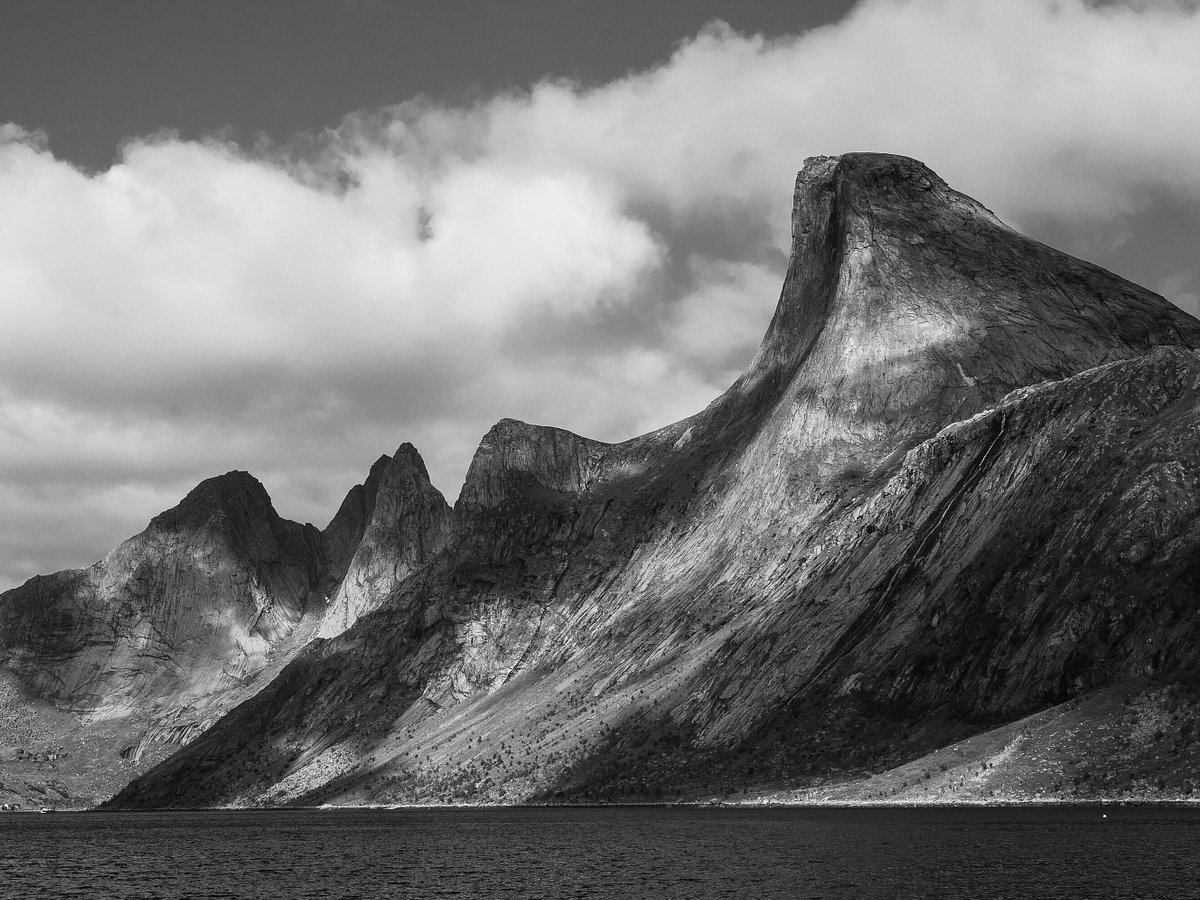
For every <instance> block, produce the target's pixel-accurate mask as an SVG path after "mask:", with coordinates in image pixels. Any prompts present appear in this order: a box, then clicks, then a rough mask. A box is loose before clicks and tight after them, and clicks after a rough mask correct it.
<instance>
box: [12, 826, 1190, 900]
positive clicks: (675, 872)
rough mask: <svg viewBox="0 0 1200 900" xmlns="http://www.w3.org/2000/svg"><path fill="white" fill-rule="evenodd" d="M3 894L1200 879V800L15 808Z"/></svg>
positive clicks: (1072, 888) (480, 892) (596, 891)
mask: <svg viewBox="0 0 1200 900" xmlns="http://www.w3.org/2000/svg"><path fill="white" fill-rule="evenodd" d="M0 897H5V898H7V897H14V898H33V897H87V898H100V897H120V898H127V897H128V898H132V897H139V898H143V897H144V898H151V897H153V898H175V897H195V898H201V897H205V898H207V897H237V898H242V897H254V898H288V900H291V898H310V897H312V898H315V897H339V898H353V897H397V898H404V897H482V898H493V897H496V898H504V897H529V898H541V897H546V898H552V897H553V898H557V897H564V898H566V897H572V898H574V897H649V898H675V897H679V898H689V900H690V898H709V897H736V898H740V900H757V898H770V897H787V898H808V897H824V898H831V897H922V898H924V897H956V898H957V897H961V898H988V897H1012V898H1033V897H1064V898H1072V900H1074V898H1104V897H1119V898H1133V897H1147V898H1164V900H1165V898H1175V897H1179V898H1184V897H1188V898H1191V897H1200V809H1195V808H1180V807H1173V808H1172V807H1145V806H1142V807H1121V806H1106V807H1020V808H990V809H919V808H918V809H911V808H908V809H895V808H893V809H828V808H823V809H812V808H807V809H728V808H718V809H698V808H686V807H676V808H662V807H608V808H574V809H563V808H551V809H546V808H516V809H404V810H386V811H384V810H378V811H376V810H353V811H351V810H330V811H322V810H296V811H248V812H178V813H107V812H102V813H58V814H54V815H38V814H0Z"/></svg>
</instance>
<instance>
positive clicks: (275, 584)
mask: <svg viewBox="0 0 1200 900" xmlns="http://www.w3.org/2000/svg"><path fill="white" fill-rule="evenodd" d="M397 473H399V475H397ZM422 479H423V480H422ZM410 495H411V496H410ZM439 502H440V504H441V507H442V508H443V509H444V510H445V512H448V509H449V508H448V507H447V506H446V504H445V501H444V500H443V499H442V498H441V495H440V494H439V493H437V492H436V490H435V489H434V488H433V487H432V485H430V484H429V481H428V476H427V474H425V469H424V464H423V462H421V460H420V457H419V456H418V455H416V452H415V450H413V448H412V447H411V445H407V444H406V445H403V446H402V447H401V448H400V450H399V451H398V452H397V455H396V457H395V458H391V457H387V456H384V457H381V458H380V460H379V461H378V462H377V463H376V465H375V466H374V467H373V468H372V471H371V474H370V476H369V477H368V478H367V480H366V482H365V483H364V484H363V485H357V486H355V487H354V488H352V489H351V491H350V492H349V494H348V495H347V498H346V500H345V501H344V502H343V504H342V507H341V508H340V509H339V511H338V514H337V515H335V517H334V519H333V520H332V521H331V523H330V524H329V526H328V527H327V528H326V529H325V530H324V531H323V532H320V531H318V530H317V529H316V528H314V527H313V526H312V525H299V524H297V523H295V522H290V521H288V520H285V519H283V518H281V517H280V516H279V515H278V513H276V511H275V509H274V506H273V505H272V503H271V500H270V497H269V496H268V495H267V492H266V490H265V489H264V488H263V486H262V484H261V483H259V482H258V481H257V480H256V479H255V478H253V477H252V476H251V475H249V474H248V473H245V472H229V473H227V474H225V475H222V476H218V477H215V478H210V479H207V480H205V481H203V482H201V483H200V484H199V485H198V486H197V487H196V488H195V489H193V490H192V491H191V492H189V493H188V495H187V496H186V497H185V498H184V499H183V500H182V501H181V502H180V503H179V504H178V505H177V506H175V507H173V508H172V509H170V510H167V511H166V512H163V513H161V514H159V515H158V516H155V517H154V519H153V520H152V521H151V522H150V524H149V526H148V527H147V528H146V529H145V530H144V531H143V532H142V533H141V534H139V535H137V536H135V537H133V538H130V539H129V540H128V541H126V542H124V543H123V544H121V546H120V547H118V548H117V549H115V550H114V551H112V552H111V553H110V554H108V555H107V556H106V557H105V558H104V559H103V560H100V561H99V562H97V563H96V564H94V565H93V566H90V567H88V568H86V569H79V570H69V571H64V572H59V573H56V574H54V575H50V576H38V577H35V578H33V579H30V581H28V582H26V583H25V584H24V585H22V586H20V587H18V588H15V589H13V590H11V591H7V592H5V593H4V594H0V670H3V675H4V677H5V680H6V683H7V685H8V690H6V691H5V692H4V694H5V696H4V697H3V698H0V699H2V700H3V702H0V707H3V708H4V710H8V711H11V710H12V709H13V707H14V706H15V707H20V709H19V710H18V712H17V713H14V719H13V721H14V722H17V721H19V722H21V723H22V724H21V727H19V728H18V727H16V726H15V725H14V726H13V727H12V728H11V729H10V733H9V734H8V735H6V740H4V741H3V744H2V745H0V751H2V750H4V749H5V748H8V749H9V750H11V751H12V752H15V751H16V750H18V749H19V750H21V751H23V752H25V753H28V754H31V755H33V756H36V755H38V753H39V751H38V749H37V748H38V746H39V745H41V744H45V745H47V746H50V747H55V748H57V747H59V746H61V745H63V743H64V742H66V743H72V742H74V743H75V744H80V745H82V744H90V749H89V750H88V751H87V752H88V753H89V754H92V755H97V756H105V755H107V756H109V757H110V758H111V761H112V765H113V767H114V768H118V769H119V768H120V766H119V765H118V764H117V762H116V761H117V760H119V759H120V758H121V757H120V756H119V755H118V754H123V756H124V758H125V760H126V761H128V762H129V764H130V765H129V766H128V767H127V768H129V769H130V770H129V771H127V773H126V778H128V777H130V776H131V775H132V774H133V771H135V770H136V769H137V768H138V765H137V764H138V763H139V762H140V760H141V757H142V755H143V754H144V753H146V752H147V751H148V750H149V751H150V758H151V759H154V760H155V761H157V759H159V758H161V757H162V756H163V755H164V751H165V748H164V747H163V746H162V745H167V746H170V747H172V748H173V746H174V745H178V744H180V743H185V742H186V741H187V740H189V739H190V738H191V737H193V736H194V735H195V734H197V733H199V732H200V731H202V730H203V729H204V728H206V727H207V726H208V725H209V724H211V722H212V721H214V720H215V719H217V718H218V717H219V716H220V715H221V714H223V713H224V712H225V711H226V710H228V709H229V708H230V707H232V706H234V705H235V704H236V703H238V702H240V701H241V700H243V699H245V698H246V697H247V696H249V695H250V694H252V693H253V691H254V690H257V688H258V687H261V685H262V684H263V683H265V682H266V681H269V680H270V677H271V675H272V674H273V673H274V672H277V671H278V669H279V668H280V667H281V666H282V665H283V664H284V663H285V662H286V661H287V660H288V659H290V658H291V656H292V655H294V653H295V652H296V651H297V650H299V649H300V647H302V646H304V644H306V643H307V642H308V641H309V640H310V639H311V638H312V636H313V634H314V633H315V632H317V631H318V630H320V629H325V630H326V631H327V632H328V633H335V629H336V625H335V624H334V623H335V622H336V621H343V620H345V619H346V611H345V609H343V608H341V607H336V606H335V605H333V604H332V603H331V602H330V599H329V594H331V593H332V594H333V595H334V597H341V596H342V594H341V593H339V592H340V591H342V583H343V581H345V576H346V574H347V572H350V573H352V574H353V575H354V576H355V577H356V578H357V579H358V580H359V581H362V580H363V577H364V576H362V574H361V572H360V570H361V569H362V568H363V564H361V563H359V562H358V560H359V555H360V554H362V553H363V552H364V538H365V537H368V536H369V538H370V540H371V541H374V542H378V541H381V540H384V541H388V544H387V546H388V547H389V548H391V549H393V550H394V551H395V555H396V556H397V559H398V560H408V561H409V563H410V564H415V563H416V562H417V561H418V560H419V559H420V558H421V556H422V554H424V553H425V552H426V549H425V546H424V543H423V542H424V541H425V540H426V534H425V529H426V528H427V527H432V528H434V529H435V530H436V528H438V527H440V526H439V525H438V523H437V522H433V523H432V524H431V523H430V522H429V521H426V520H424V519H422V520H417V519H415V518H414V520H413V521H409V517H410V514H411V513H413V512H414V511H420V510H421V509H422V506H421V504H422V503H428V505H429V507H430V508H431V509H433V510H434V516H435V518H436V515H437V514H440V513H442V510H440V509H438V507H437V506H436V504H437V503H439ZM260 678H261V679H262V680H260ZM61 713H68V714H70V715H68V716H63V715H61ZM99 723H104V724H103V727H102V728H99V727H97V726H98V725H99ZM101 731H103V732H104V734H105V737H104V739H103V740H101V739H99V738H94V735H97V734H99V733H100V732H101ZM77 732H78V733H77ZM89 735H92V736H93V737H89ZM93 738H94V739H93ZM18 741H19V742H20V743H18ZM31 748H33V749H31ZM46 752H48V753H49V752H53V751H46ZM0 758H2V757H0ZM27 774H29V775H30V776H31V777H32V776H33V774H34V773H32V772H31V773H27ZM94 780H95V778H94V777H93V775H87V776H85V777H81V778H79V779H76V782H77V783H75V784H73V785H72V787H74V788H75V789H76V790H78V791H81V792H82V793H83V795H84V796H96V795H100V796H103V794H104V792H105V791H104V789H103V788H102V787H97V786H96V785H93V784H91V783H90V781H94ZM102 780H104V781H105V783H108V779H102ZM31 783H34V784H36V778H34V780H33V781H32V782H31ZM115 786H119V783H118V784H117V785H115ZM115 786H114V787H115ZM68 793H69V792H68Z"/></svg>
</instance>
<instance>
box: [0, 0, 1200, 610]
mask: <svg viewBox="0 0 1200 900" xmlns="http://www.w3.org/2000/svg"><path fill="white" fill-rule="evenodd" d="M1198 59H1200V12H1198V10H1197V3H1196V2H1192V0H1186V2H1185V0H1158V2H1153V0H1123V2H1118V0H1113V2H1085V0H1006V2H1005V3H995V2H989V0H979V2H975V0H866V2H860V3H852V2H806V3H795V2H765V0H763V2H751V0H738V2H731V0H725V2H720V0H703V2H701V0H695V2H687V0H672V2H671V3H645V2H627V0H521V2H508V3H495V2H487V3H483V2H466V0H460V2H454V3H432V2H411V3H400V2H395V3H387V2H368V0H357V2H356V0H344V2H336V0H326V2H308V0H288V2H266V0H261V2H254V3H243V2H240V0H239V2H226V0H207V2H205V3H195V2H186V3H180V2H174V0H149V2H141V0H137V2H120V0H110V2H105V3H97V2H91V0H81V2H66V0H7V2H4V0H0V211H2V215H0V589H6V588H8V587H12V586H14V585H16V584H19V583H20V582H22V581H24V580H25V579H26V578H29V577H31V576H32V575H34V574H38V573H47V572H51V571H56V570H59V569H63V568H68V567H78V566H83V565H87V564H90V563H91V562H93V561H95V560H97V559H99V558H100V557H101V556H103V554H104V553H106V552H107V551H108V550H110V549H111V548H113V547H114V546H116V545H117V544H118V543H119V542H120V541H121V540H123V539H125V538H127V537H129V536H131V535H133V534H135V533H137V532H138V531H140V530H141V529H142V528H143V527H144V526H145V524H146V523H147V522H148V520H149V519H150V518H151V517H152V516H153V515H155V514H156V513H158V512H159V511H161V510H163V509H166V508H169V507H170V506H172V505H174V504H175V503H176V502H178V500H179V499H180V498H181V497H182V496H183V495H184V494H185V493H186V492H187V491H188V490H189V489H190V488H191V487H192V486H194V485H195V484H196V483H197V482H199V481H200V480H202V479H203V478H206V477H209V476H211V475H215V474H220V473H222V472H225V471H228V470H231V469H244V470H249V471H250V472H251V473H253V474H254V475H255V476H257V477H258V478H259V479H260V480H261V481H262V482H263V483H264V484H265V485H266V487H267V490H268V491H269V492H270V494H271V496H272V498H273V499H274V502H275V505H276V508H277V509H278V510H279V512H280V514H281V515H284V516H286V517H288V518H292V519H296V520H298V521H311V522H313V523H315V524H317V525H318V526H323V525H324V524H326V522H327V521H328V520H329V518H330V517H331V516H332V514H333V512H334V511H335V510H336V508H337V505H338V503H339V502H340V500H341V498H342V497H343V496H344V494H345V492H346V490H348V489H349V487H350V486H351V485H353V484H355V483H357V482H360V481H362V480H363V478H364V477H365V475H366V472H367V470H368V468H369V466H370V464H371V463H372V461H374V459H376V458H377V457H378V456H379V455H380V454H383V453H391V452H392V451H394V449H395V448H396V447H397V446H398V445H399V444H400V443H401V442H404V441H411V442H412V443H414V444H415V445H416V446H417V447H418V448H419V450H420V451H421V453H422V455H423V456H424V458H425V460H426V463H427V465H428V468H429V470H430V474H431V476H432V478H433V481H434V483H435V484H436V485H437V486H438V487H439V488H440V489H441V490H442V491H443V492H444V493H446V495H447V498H448V499H449V500H450V501H451V502H453V500H454V498H455V497H456V496H457V493H458V490H459V487H460V486H461V483H462V478H463V476H464V474H465V472H466V468H467V466H468V464H469V462H470V459H471V456H472V454H473V452H474V450H475V447H476V446H477V445H478V442H479V439H480V438H481V437H482V436H483V434H484V433H486V431H487V430H488V428H489V427H490V426H491V425H492V424H493V423H494V422H495V421H497V420H498V419H500V418H503V417H513V418H518V419H523V420H525V421H530V422H537V423H540V424H548V425H556V426H559V427H564V428H568V429H571V430H573V431H576V432H579V433H581V434H585V435H588V436H590V437H595V438H599V439H603V440H622V439H625V438H628V437H632V436H634V435H636V434H639V433H642V432H645V431H648V430H651V429H653V428H657V427H660V426H662V425H665V424H668V423H669V422H672V421H674V420H676V419H679V418H681V417H683V416H686V415H689V414H691V413H693V412H696V411H698V410H699V409H701V408H702V407H703V406H705V405H706V404H707V403H708V402H709V401H710V400H712V399H713V398H714V397H715V396H717V395H718V394H719V393H720V392H721V391H722V390H724V389H725V388H726V387H727V386H728V385H729V383H730V382H732V381H733V379H734V378H735V377H736V376H737V375H738V374H739V373H740V371H741V369H742V368H743V367H744V366H745V364H746V363H747V362H748V361H749V360H750V358H751V357H752V356H753V353H754V350H755V349H756V348H757V345H758V343H759V341H760V339H761V337H762V334H763V332H764V331H765V328H766V325H767V323H768V321H769V320H770V317H771V313H772V312H773V310H774V307H775V302H776V300H777V298H778V295H779V289H780V284H781V281H782V276H783V272H784V270H785V268H786V262H787V260H786V253H787V249H788V246H789V243H790V239H789V225H790V222H789V216H790V208H791V192H792V188H793V183H794V179H795V173H796V171H797V170H798V169H799V168H800V166H801V165H802V164H803V161H804V159H805V158H806V157H808V156H812V155H817V154H836V153H842V152H847V151H856V150H875V151H884V152H892V153H902V154H906V155H909V156H914V157H916V158H918V159H921V160H922V161H924V162H925V163H927V164H928V165H930V166H931V167H932V168H933V169H934V170H935V171H937V172H938V173H939V174H940V175H941V176H942V177H943V178H945V179H946V180H947V181H948V182H949V183H950V184H951V185H952V186H954V187H956V188H958V189H959V190H962V191H964V192H966V193H968V194H970V195H972V196H974V197H976V198H977V199H979V200H980V201H981V202H983V203H984V204H985V205H987V206H988V207H990V208H991V209H993V210H994V211H995V212H996V213H997V214H998V215H1000V217H1001V218H1003V219H1004V220H1005V221H1007V222H1008V223H1009V224H1011V225H1013V226H1014V227H1017V228H1019V229H1020V230H1022V231H1025V232H1026V233H1028V234H1031V235H1032V236H1034V237H1036V238H1038V239H1039V240H1042V241H1044V242H1046V243H1048V244H1051V245H1052V246H1056V247H1059V248H1061V249H1063V250H1066V251H1068V252H1070V253H1073V254H1075V255H1078V256H1082V257H1084V258H1087V259H1090V260H1092V261H1095V262H1097V263H1099V264H1101V265H1103V266H1105V267H1106V268H1109V269H1111V270H1113V271H1115V272H1117V273H1118V274H1121V275H1124V276H1125V277H1127V278H1130V279H1132V280H1134V281H1137V282H1139V283H1141V284H1143V285H1146V286H1147V287H1149V288H1151V289H1153V290H1156V291H1158V292H1160V293H1162V294H1163V295H1164V296H1166V297H1167V298H1168V299H1169V300H1171V301H1172V302H1174V303H1176V304H1178V305H1179V306H1181V307H1182V308H1184V309H1186V310H1188V311H1189V312H1191V313H1193V314H1197V313H1200V253H1198V252H1197V251H1198V250H1200V238H1198V237H1197V236H1198V235H1200V112H1198V111H1197V110H1198V109H1200V107H1198V106H1197V102H1196V97H1197V96H1200V64H1198V63H1197V62H1196V60H1198Z"/></svg>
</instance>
